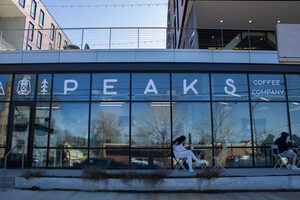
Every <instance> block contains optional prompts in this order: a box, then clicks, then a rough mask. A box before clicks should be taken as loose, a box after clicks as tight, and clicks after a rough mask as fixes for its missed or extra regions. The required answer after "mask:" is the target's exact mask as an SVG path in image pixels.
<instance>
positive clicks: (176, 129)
mask: <svg viewBox="0 0 300 200" xmlns="http://www.w3.org/2000/svg"><path fill="white" fill-rule="evenodd" d="M210 121H211V120H210V107H209V104H206V103H205V104H201V106H200V105H199V104H198V103H196V104H193V103H192V104H190V103H176V104H174V105H173V139H174V138H176V137H178V136H180V135H185V136H186V137H187V138H188V141H186V142H191V144H193V145H196V146H197V145H198V144H202V145H204V144H211V130H210V129H211V125H210ZM196 146H195V147H196Z"/></svg>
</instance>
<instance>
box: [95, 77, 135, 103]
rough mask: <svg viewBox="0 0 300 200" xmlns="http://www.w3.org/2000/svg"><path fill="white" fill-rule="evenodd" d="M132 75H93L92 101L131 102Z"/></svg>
mask: <svg viewBox="0 0 300 200" xmlns="http://www.w3.org/2000/svg"><path fill="white" fill-rule="evenodd" d="M129 79H130V74H129V73H126V74H124V73H123V74H121V73H120V74H109V73H102V74H93V84H92V85H93V86H92V100H104V101H115V100H117V101H120V100H121V101H122V100H129V95H130V80H129Z"/></svg>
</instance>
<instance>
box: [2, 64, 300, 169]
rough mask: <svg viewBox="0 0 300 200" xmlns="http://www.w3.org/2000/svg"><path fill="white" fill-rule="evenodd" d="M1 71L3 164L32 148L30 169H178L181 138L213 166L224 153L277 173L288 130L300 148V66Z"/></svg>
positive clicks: (231, 163)
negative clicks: (278, 147)
mask: <svg viewBox="0 0 300 200" xmlns="http://www.w3.org/2000/svg"><path fill="white" fill-rule="evenodd" d="M8 67H9V69H10V71H9V72H8V71H7V68H8ZM0 71H1V76H0V82H1V85H2V86H3V87H2V88H1V85H0V94H1V95H0V98H1V99H0V108H1V109H0V110H1V114H0V123H1V124H0V125H1V126H0V127H1V132H0V133H1V134H0V137H1V138H0V142H2V144H0V145H1V147H0V152H2V155H1V157H2V158H3V155H4V152H5V151H8V149H10V148H11V147H12V146H13V145H15V144H16V142H18V141H21V140H24V141H25V143H26V144H27V146H26V148H27V149H26V150H27V151H26V161H27V163H26V164H27V166H29V167H50V168H52V167H54V168H82V167H84V166H86V165H88V163H89V165H91V166H92V165H94V166H98V167H103V168H109V169H114V168H122V169H128V168H130V167H132V168H135V169H148V168H151V169H158V168H171V167H173V161H172V153H171V152H172V145H171V141H172V140H174V139H175V138H176V137H178V136H180V135H185V136H186V137H187V138H188V139H187V141H186V143H189V144H192V145H193V146H194V147H195V152H196V153H197V155H198V154H200V153H201V154H202V153H203V156H201V159H203V160H206V162H207V163H209V165H210V166H213V165H214V163H213V161H212V160H211V157H212V156H215V155H219V154H220V152H221V148H222V147H223V146H224V145H226V146H227V147H228V151H227V153H226V160H225V161H224V163H223V164H224V165H225V166H226V167H270V166H273V164H274V163H273V159H272V155H271V150H270V144H272V143H273V142H274V140H275V139H276V138H277V137H278V136H279V135H280V133H281V132H282V131H286V132H289V133H290V134H291V136H292V140H293V144H294V145H295V146H297V145H298V143H299V142H300V141H299V137H300V134H299V131H300V128H299V126H298V123H299V119H300V112H299V109H298V107H299V102H300V99H299V94H300V89H299V82H300V75H299V74H300V67H299V66H298V65H278V64H267V65H264V64H230V63H228V64H209V63H206V64H205V63H190V64H188V63H174V62H169V63H156V62H153V61H152V62H149V63H142V62H140V63H120V62H118V63H115V64H113V63H106V64H105V63H81V64H80V63H76V62H73V63H71V64H57V63H56V64H55V63H53V64H51V65H49V64H46V63H45V64H26V65H23V64H9V65H8V64H1V65H0ZM43 71H44V72H43ZM25 83H26V84H25ZM21 86H23V87H21ZM171 91H172V92H171ZM33 122H35V123H33ZM21 152H22V149H18V150H17V151H16V152H15V153H14V154H13V155H12V156H13V158H14V159H13V161H10V166H18V165H19V164H20V159H19V158H20V157H21ZM2 161H3V160H2ZM1 164H3V163H1Z"/></svg>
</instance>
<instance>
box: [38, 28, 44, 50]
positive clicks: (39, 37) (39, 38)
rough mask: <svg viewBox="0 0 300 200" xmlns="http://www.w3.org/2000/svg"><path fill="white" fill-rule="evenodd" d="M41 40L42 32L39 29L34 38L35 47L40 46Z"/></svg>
mask: <svg viewBox="0 0 300 200" xmlns="http://www.w3.org/2000/svg"><path fill="white" fill-rule="evenodd" d="M42 41H43V34H42V33H41V31H38V34H37V38H36V46H37V48H39V49H41V48H42Z"/></svg>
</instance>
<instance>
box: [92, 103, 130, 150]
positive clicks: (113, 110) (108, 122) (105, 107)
mask: <svg viewBox="0 0 300 200" xmlns="http://www.w3.org/2000/svg"><path fill="white" fill-rule="evenodd" d="M103 143H107V144H108V143H109V144H129V104H128V103H124V102H114V103H109V102H102V103H93V104H92V113H91V142H90V145H91V146H92V147H99V146H103ZM114 147H116V146H114Z"/></svg>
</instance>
